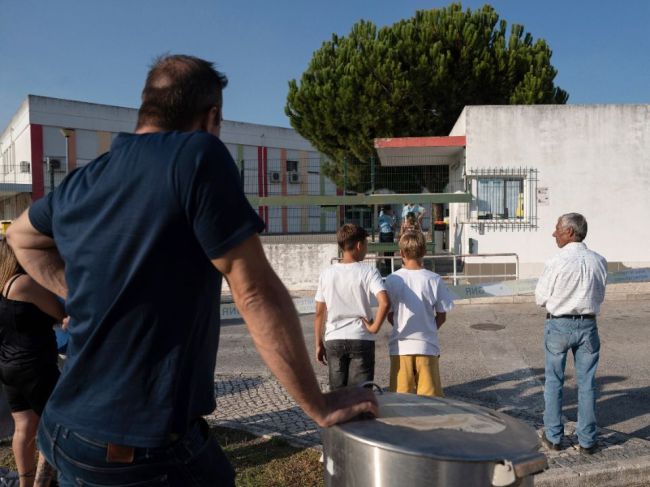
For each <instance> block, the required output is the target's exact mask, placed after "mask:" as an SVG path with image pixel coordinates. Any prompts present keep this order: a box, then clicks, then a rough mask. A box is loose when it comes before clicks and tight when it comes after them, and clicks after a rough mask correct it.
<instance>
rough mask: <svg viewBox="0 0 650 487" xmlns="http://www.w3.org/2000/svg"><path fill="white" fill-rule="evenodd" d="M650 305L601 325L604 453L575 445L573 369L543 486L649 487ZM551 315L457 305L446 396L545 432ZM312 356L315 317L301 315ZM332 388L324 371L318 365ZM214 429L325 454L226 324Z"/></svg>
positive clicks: (445, 352)
mask: <svg viewBox="0 0 650 487" xmlns="http://www.w3.org/2000/svg"><path fill="white" fill-rule="evenodd" d="M648 316H650V302H646V301H640V300H626V301H614V300H612V301H607V302H606V303H605V304H604V305H603V313H602V315H601V317H600V319H599V328H600V335H601V341H602V351H601V363H600V367H599V372H598V375H597V382H598V386H599V389H600V397H599V401H598V409H599V424H600V426H602V430H601V433H600V450H599V451H598V452H597V453H596V454H595V455H593V456H586V455H583V454H580V453H579V452H578V450H577V440H576V438H575V434H574V430H575V421H576V400H577V398H576V387H575V380H574V371H573V364H572V361H571V359H569V361H568V362H569V363H568V364H567V381H566V384H565V395H564V397H565V408H564V413H565V415H566V428H565V429H566V437H565V440H564V442H563V447H564V449H563V450H562V451H561V452H557V453H556V452H547V455H548V458H549V466H550V468H549V470H547V471H546V472H545V473H543V474H541V475H538V476H537V477H536V485H549V486H550V485H553V486H564V485H566V486H574V485H599V486H600V485H625V486H628V485H650V387H649V385H648V377H650V363H649V362H648V360H647V356H646V352H645V350H646V349H647V344H648V342H649V340H650V326H649V325H648V319H647V317H648ZM543 319H544V313H543V310H541V309H539V308H537V307H535V306H534V305H533V304H530V303H523V304H491V305H472V306H458V307H457V308H456V309H455V310H454V311H453V312H452V313H450V314H449V321H448V323H446V324H445V326H444V327H443V328H442V330H441V336H440V340H441V348H442V357H441V375H442V381H443V385H444V387H445V394H446V395H447V396H448V397H453V398H457V399H461V400H465V401H468V402H473V403H476V404H481V405H485V406H488V407H491V408H493V409H496V410H499V411H502V412H505V413H507V414H510V415H513V416H515V417H517V418H519V419H521V420H523V421H525V422H527V423H528V424H530V425H531V426H533V427H535V428H536V429H537V430H538V431H541V418H542V412H543V396H542V393H543V376H544V371H543V367H544V355H543V349H542V336H543ZM302 323H303V329H304V332H305V336H306V341H307V344H308V347H309V350H310V351H311V350H312V349H313V345H312V344H313V332H312V329H313V325H312V323H313V316H310V315H307V316H304V317H302ZM389 327H390V325H387V326H386V328H385V329H384V330H382V331H381V332H380V335H379V338H378V343H377V367H376V382H377V383H379V384H380V385H382V386H386V385H387V384H388V368H389V365H388V355H387V348H386V339H387V336H388V331H389V330H388V328H389ZM314 368H315V370H316V371H317V374H318V377H319V379H320V381H321V384H322V386H323V388H325V385H326V375H325V372H326V371H325V368H324V367H322V366H320V365H319V364H314ZM215 389H216V391H215V392H216V394H217V401H218V402H217V410H216V411H215V413H214V414H213V416H212V419H213V420H214V421H215V422H218V423H220V424H224V425H229V426H232V427H235V428H241V429H246V430H248V431H251V432H253V433H256V434H262V435H264V434H266V435H268V434H271V435H281V436H283V437H286V438H288V439H289V440H290V441H292V442H293V443H296V444H299V445H303V446H313V447H318V446H319V445H320V438H319V435H318V431H317V429H316V427H315V425H314V424H313V422H311V421H310V420H309V419H308V418H306V417H305V416H304V414H303V413H302V412H301V411H300V409H299V408H297V407H296V405H295V403H294V402H293V401H292V400H291V398H290V397H288V395H287V394H286V392H285V391H284V389H283V388H282V387H281V386H280V385H279V384H278V383H277V382H276V381H275V380H274V379H273V378H272V377H271V376H270V375H269V373H268V370H267V369H266V367H265V366H264V365H263V364H262V363H261V361H260V359H259V357H258V356H257V353H256V352H255V350H254V347H253V345H252V342H251V340H250V338H249V336H248V333H247V331H246V329H245V326H244V325H243V324H242V323H241V322H240V321H231V322H225V323H224V326H223V328H222V338H221V346H220V350H219V356H218V359H217V375H216V377H215Z"/></svg>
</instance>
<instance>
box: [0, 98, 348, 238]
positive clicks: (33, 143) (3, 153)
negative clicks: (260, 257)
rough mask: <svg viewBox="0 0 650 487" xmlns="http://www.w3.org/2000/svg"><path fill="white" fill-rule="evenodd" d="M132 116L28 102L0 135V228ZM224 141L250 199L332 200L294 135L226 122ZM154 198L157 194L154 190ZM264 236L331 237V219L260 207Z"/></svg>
mask: <svg viewBox="0 0 650 487" xmlns="http://www.w3.org/2000/svg"><path fill="white" fill-rule="evenodd" d="M136 120H137V110H136V109H134V108H125V107H118V106H110V105H102V104H96V103H85V102H80V101H73V100H62V99H57V98H50V97H43V96H34V95H29V96H28V97H27V98H26V99H25V101H24V102H23V103H22V104H21V106H20V108H19V109H18V111H17V112H16V113H15V115H14V116H13V117H12V119H11V121H10V122H9V124H8V126H7V127H6V128H5V129H4V131H3V132H2V135H0V220H8V219H13V218H15V217H16V216H17V215H18V214H20V213H21V212H22V211H23V210H24V209H25V208H27V206H29V204H30V202H31V201H32V200H36V199H38V198H40V197H42V196H43V195H44V194H46V193H47V192H48V191H50V190H51V189H52V188H53V187H56V185H57V184H58V183H59V182H60V181H61V179H63V177H64V176H65V175H66V174H67V173H68V172H69V171H71V170H73V169H74V168H75V167H79V166H83V165H85V164H88V163H89V162H90V161H91V160H93V159H94V158H96V157H97V156H98V155H100V154H103V153H104V152H106V151H108V150H109V148H110V145H111V142H112V140H113V139H114V138H115V136H116V135H117V134H118V133H119V132H133V131H134V129H135V124H136ZM221 140H222V141H223V142H224V143H225V144H226V146H227V147H228V150H229V151H230V153H231V155H232V156H233V158H234V159H235V161H236V162H237V164H238V166H239V169H240V174H241V175H242V184H243V187H244V191H245V192H246V194H248V195H255V196H272V195H278V196H291V195H298V194H301V195H336V194H337V189H336V186H335V185H334V183H332V182H331V181H330V180H329V179H328V178H326V177H325V176H324V175H323V174H322V171H321V165H322V163H323V158H322V156H321V155H320V154H319V153H318V152H317V151H316V150H314V148H313V147H311V145H310V144H309V143H308V142H307V141H306V140H305V139H303V138H302V137H300V136H299V135H298V134H297V133H296V132H295V131H294V130H292V129H288V128H282V127H273V126H268V125H258V124H251V123H242V122H233V121H228V120H224V121H223V125H222V130H221ZM152 190H155V188H152ZM258 211H259V214H260V216H261V217H262V218H263V219H264V220H265V222H266V226H267V230H266V231H267V232H268V233H275V234H279V233H315V232H334V231H335V230H336V225H337V223H338V220H337V215H336V213H334V212H331V211H327V210H326V209H325V210H323V211H321V209H320V208H319V207H313V206H309V207H308V206H294V207H292V206H289V207H260V208H259V209H258Z"/></svg>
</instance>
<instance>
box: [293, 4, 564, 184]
mask: <svg viewBox="0 0 650 487" xmlns="http://www.w3.org/2000/svg"><path fill="white" fill-rule="evenodd" d="M551 54H552V52H551V50H550V49H549V47H548V45H547V44H546V42H545V41H544V40H543V39H538V40H536V41H534V40H533V37H532V35H531V34H530V33H527V32H524V27H523V26H521V25H517V24H513V25H512V27H511V28H510V30H509V31H508V28H507V23H506V22H505V21H504V20H499V16H498V14H497V13H496V11H495V10H494V9H493V8H492V7H491V6H489V5H485V6H484V7H482V8H481V9H479V10H476V11H474V12H472V11H471V10H469V9H467V10H465V11H463V9H462V7H461V5H460V4H452V5H450V6H449V7H447V8H443V9H436V10H423V11H418V12H416V14H415V16H414V17H413V18H410V19H406V20H401V21H399V22H397V23H396V24H394V25H392V26H388V27H384V28H382V29H379V30H378V29H377V27H376V26H375V25H374V24H373V23H372V22H368V21H364V20H361V21H359V22H358V23H356V24H355V25H354V26H353V27H352V31H351V32H350V34H349V35H348V36H342V37H340V36H337V35H332V39H331V40H330V41H327V42H324V43H323V44H322V46H321V47H320V49H318V50H317V51H316V52H314V55H313V58H312V60H311V62H310V63H309V66H308V68H307V70H306V71H305V72H304V73H303V75H302V78H301V79H300V84H298V82H297V81H296V80H291V81H290V82H289V94H288V96H287V105H286V108H285V112H286V114H287V116H288V117H289V120H290V122H291V125H292V126H293V127H294V128H295V129H296V131H297V132H298V133H300V134H301V135H302V136H303V137H305V138H306V139H308V140H309V141H310V142H311V143H312V145H313V146H314V147H315V148H316V149H318V150H319V151H320V152H322V153H323V154H325V155H326V156H328V157H329V158H330V159H331V161H333V162H330V163H329V164H328V165H327V167H326V168H325V172H326V174H327V175H328V176H329V177H330V178H332V179H333V180H334V181H335V182H336V183H337V184H338V185H339V186H341V187H342V186H343V179H344V174H343V173H344V169H343V165H344V161H345V160H347V161H349V162H350V163H349V164H348V170H347V187H348V188H351V189H361V184H362V182H365V181H367V180H368V174H369V171H370V168H369V164H368V161H369V159H370V157H372V156H373V155H374V154H375V151H374V148H373V139H374V138H377V137H405V136H427V135H446V134H448V133H449V131H450V130H451V128H452V126H453V124H454V122H455V121H456V119H457V118H458V116H459V115H460V113H461V111H462V109H463V107H464V106H465V105H485V104H537V103H566V101H567V98H568V94H567V93H566V92H565V91H564V90H562V89H560V88H559V87H557V86H555V85H554V83H553V80H554V78H555V76H556V74H557V70H556V69H555V68H554V67H553V66H552V65H551V62H550V60H551ZM361 161H363V162H361ZM378 176H379V177H381V174H378Z"/></svg>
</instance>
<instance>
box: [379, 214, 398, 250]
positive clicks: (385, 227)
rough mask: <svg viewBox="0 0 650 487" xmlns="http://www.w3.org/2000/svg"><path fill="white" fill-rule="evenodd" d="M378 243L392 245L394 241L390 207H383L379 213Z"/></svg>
mask: <svg viewBox="0 0 650 487" xmlns="http://www.w3.org/2000/svg"><path fill="white" fill-rule="evenodd" d="M378 224H379V241H380V242H390V243H392V242H393V240H394V239H395V215H394V214H393V209H392V208H391V207H390V206H384V207H382V208H381V210H380V211H379V219H378Z"/></svg>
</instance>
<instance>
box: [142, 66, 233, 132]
mask: <svg viewBox="0 0 650 487" xmlns="http://www.w3.org/2000/svg"><path fill="white" fill-rule="evenodd" d="M227 84H228V79H227V78H226V77H225V76H224V75H223V74H222V73H220V72H219V71H217V70H215V69H214V65H213V64H212V63H211V62H209V61H205V60H203V59H199V58H197V57H194V56H186V55H174V56H169V55H166V56H161V57H159V58H158V59H156V61H155V62H154V64H153V66H152V67H151V69H150V70H149V73H148V74H147V81H146V82H145V85H144V89H143V90H142V104H141V105H140V110H139V111H138V124H137V126H136V129H138V128H140V127H142V126H145V125H155V126H156V127H159V128H161V129H162V130H180V131H187V130H189V129H190V127H191V126H192V125H193V124H194V123H195V122H196V120H197V119H199V117H201V116H203V115H204V114H206V113H207V112H208V111H209V110H210V109H211V108H212V107H217V108H218V109H219V115H218V116H219V117H221V108H222V105H223V103H222V101H223V98H222V96H221V91H222V90H223V89H224V88H225V87H226V85H227ZM220 122H221V120H215V124H216V125H218V124H219V123H220Z"/></svg>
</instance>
